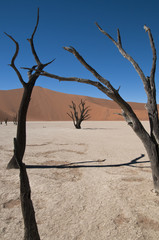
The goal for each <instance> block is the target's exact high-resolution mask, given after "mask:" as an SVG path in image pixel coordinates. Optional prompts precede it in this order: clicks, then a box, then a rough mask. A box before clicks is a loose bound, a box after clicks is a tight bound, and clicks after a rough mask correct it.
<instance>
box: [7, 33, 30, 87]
mask: <svg viewBox="0 0 159 240" xmlns="http://www.w3.org/2000/svg"><path fill="white" fill-rule="evenodd" d="M5 35H6V36H7V37H9V38H10V39H11V40H12V41H13V42H14V43H15V45H16V50H15V53H14V56H13V57H12V60H11V64H10V66H11V67H12V68H13V69H14V71H15V72H16V74H17V76H18V78H19V80H20V82H21V84H22V85H23V87H25V85H26V83H25V82H24V80H23V78H22V76H21V74H20V72H19V70H18V69H17V67H16V66H15V63H14V62H15V59H16V57H17V56H18V53H19V44H18V42H16V40H15V39H14V38H13V37H12V36H10V35H9V34H7V33H5Z"/></svg>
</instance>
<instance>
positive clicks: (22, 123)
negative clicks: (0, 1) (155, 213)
mask: <svg viewBox="0 0 159 240" xmlns="http://www.w3.org/2000/svg"><path fill="white" fill-rule="evenodd" d="M38 23H39V9H38V16H37V23H36V26H35V28H34V31H33V34H32V36H31V38H30V39H27V40H28V41H29V43H30V46H31V50H32V54H33V56H34V59H35V61H36V64H37V65H35V66H33V67H32V70H29V71H28V82H25V81H24V80H23V78H22V75H21V74H20V72H19V70H18V69H17V67H16V66H15V59H16V57H17V55H18V52H19V44H18V42H16V41H15V39H14V38H13V37H12V36H10V35H8V34H7V33H5V34H6V35H7V36H8V37H9V38H10V39H11V40H12V41H13V42H14V43H15V45H16V51H15V54H14V56H13V58H12V61H11V64H10V66H11V67H12V68H13V69H14V71H15V72H16V74H17V76H18V78H19V80H20V82H21V84H22V85H23V88H24V92H23V96H22V100H21V103H20V108H19V111H18V124H17V136H16V141H17V146H18V148H17V149H18V151H19V153H18V156H19V161H21V162H22V160H23V156H24V152H25V147H26V117H27V111H28V107H29V103H30V99H31V94H32V90H33V88H34V85H35V82H36V80H37V79H38V77H39V75H40V73H41V71H42V70H43V69H44V67H46V66H47V65H49V64H50V63H52V62H53V61H51V62H49V63H46V64H42V63H41V62H40V60H39V57H38V55H37V53H36V51H35V48H34V42H33V39H34V35H35V32H36V30H37V27H38ZM35 69H36V70H37V71H36V72H34V73H33V70H35ZM11 168H18V165H17V161H16V159H15V155H13V157H12V158H11V160H10V162H9V163H8V165H7V169H11Z"/></svg>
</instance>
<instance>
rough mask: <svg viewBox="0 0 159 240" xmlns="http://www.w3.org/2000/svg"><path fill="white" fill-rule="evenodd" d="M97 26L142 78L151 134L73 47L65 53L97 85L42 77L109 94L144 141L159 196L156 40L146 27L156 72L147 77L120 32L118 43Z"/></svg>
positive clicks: (129, 107)
mask: <svg viewBox="0 0 159 240" xmlns="http://www.w3.org/2000/svg"><path fill="white" fill-rule="evenodd" d="M96 26H97V27H98V29H99V30H100V31H101V32H102V33H103V34H104V35H105V36H106V37H108V38H109V39H110V40H111V41H112V42H113V43H114V45H115V46H116V47H117V48H118V50H119V52H120V53H121V54H122V56H123V57H124V58H126V59H127V60H128V61H129V62H130V63H131V64H132V65H133V67H134V69H135V70H136V72H137V73H138V75H139V76H140V78H141V80H142V82H143V85H144V89H145V92H146V94H147V104H146V108H147V112H148V116H149V123H150V133H148V132H147V131H146V130H145V128H144V126H143V125H142V123H141V122H140V120H139V119H138V117H137V116H136V114H135V113H134V111H133V109H132V108H131V106H130V105H129V104H128V103H127V102H125V101H124V99H123V98H122V97H121V96H120V94H119V89H115V88H114V87H113V86H112V84H111V83H110V81H108V80H107V79H105V78H104V77H102V76H101V75H100V74H99V73H98V72H97V71H96V70H95V69H94V68H92V67H91V66H90V65H89V64H88V63H87V62H86V61H85V60H84V59H83V57H82V56H81V55H80V54H79V52H78V51H77V50H76V49H75V48H73V47H64V49H65V50H66V51H68V52H70V53H71V54H73V55H74V56H75V57H76V58H77V60H78V61H79V62H80V63H81V64H82V65H83V66H84V67H85V68H86V69H87V70H88V71H90V72H91V73H92V74H93V75H94V76H95V77H96V78H97V81H93V80H90V79H83V78H78V77H70V78H68V77H67V78H66V77H61V76H57V75H54V74H51V73H48V72H45V71H43V72H42V73H41V74H42V75H43V76H47V77H51V78H54V79H58V80H59V81H76V82H79V83H85V84H89V85H92V86H94V87H96V88H98V89H99V90H100V91H102V92H103V93H105V94H106V95H107V96H108V97H109V98H111V99H112V100H114V101H115V102H116V103H117V104H118V105H119V106H120V108H121V109H122V111H123V114H122V115H123V117H124V118H125V120H126V121H127V122H128V125H129V126H130V127H131V128H132V129H133V131H134V132H135V133H136V134H137V136H138V137H139V138H140V140H141V141H142V143H143V145H144V147H145V149H146V151H147V154H148V157H149V159H150V162H151V169H152V177H153V183H154V188H155V191H156V192H159V119H158V109H157V103H156V86H155V71H156V59H157V57H156V48H155V44H154V41H153V36H152V34H151V30H150V28H148V27H147V26H144V29H145V31H146V32H147V33H148V37H149V41H150V45H151V49H152V54H153V60H152V68H151V72H150V76H148V77H146V76H145V74H144V73H143V71H142V69H141V68H140V66H139V65H138V63H137V62H136V61H135V60H134V59H133V58H132V57H131V56H130V55H129V54H128V53H127V52H126V51H125V50H124V49H123V46H122V41H121V35H120V32H119V29H118V30H117V40H115V39H114V38H113V37H112V36H111V35H109V34H108V33H107V32H106V31H104V30H103V29H102V28H101V27H100V26H99V25H98V24H97V23H96Z"/></svg>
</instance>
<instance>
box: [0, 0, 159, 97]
mask: <svg viewBox="0 0 159 240" xmlns="http://www.w3.org/2000/svg"><path fill="white" fill-rule="evenodd" d="M37 7H39V8H40V22H39V26H38V30H37V32H36V35H35V48H36V51H37V53H38V55H39V58H40V60H41V61H42V62H44V63H45V62H48V61H50V60H52V59H53V58H56V60H55V61H54V63H52V64H51V65H50V66H49V67H47V68H46V69H45V70H46V71H48V72H51V73H54V74H57V75H61V76H65V77H71V76H72V77H73V76H74V77H82V78H89V79H92V80H95V79H94V77H92V75H91V74H90V73H89V72H88V71H87V70H86V69H85V68H84V67H83V66H82V65H81V64H80V63H79V62H78V61H77V60H76V58H75V57H74V56H73V55H72V54H70V53H69V52H67V51H65V50H63V49H62V47H63V46H73V47H75V48H76V49H77V50H78V51H79V53H80V54H81V55H82V56H83V57H84V58H85V60H86V61H87V62H88V63H89V64H90V65H91V66H92V67H94V68H95V69H96V71H97V72H98V73H99V74H101V75H102V76H103V77H105V78H106V79H108V80H109V81H110V82H111V83H112V85H113V86H114V87H116V88H118V87H119V86H121V90H120V94H121V96H122V97H123V98H124V99H125V100H127V101H135V102H146V95H145V93H144V89H143V85H142V82H141V80H140V79H139V77H138V75H137V73H136V72H135V70H134V69H133V67H132V65H131V64H130V63H129V62H128V61H127V60H126V59H124V58H123V57H122V56H121V55H120V53H119V52H118V49H117V48H116V47H115V46H114V45H113V43H112V42H111V41H110V40H109V39H107V38H106V37H105V36H104V35H103V34H102V33H101V32H99V30H98V29H97V27H96V25H95V24H94V22H95V21H97V22H98V23H99V25H100V26H101V27H102V28H103V29H105V30H106V31H107V32H108V33H110V34H111V35H112V36H113V37H114V38H116V35H117V34H116V31H117V28H119V29H120V32H121V37H122V45H123V48H124V49H125V50H126V51H127V52H128V53H129V54H130V55H132V57H133V58H134V59H135V60H136V61H137V62H138V64H139V65H140V67H141V68H142V69H143V71H144V73H145V74H146V76H148V75H149V74H150V70H151V64H152V51H151V48H150V43H149V39H148V36H147V34H146V33H145V31H144V29H143V25H144V24H146V25H147V26H148V27H150V28H151V31H152V34H153V37H154V41H155V44H156V49H157V51H158V52H159V47H158V46H159V26H158V23H159V1H158V0H132V1H130V0H67V1H66V0H5V1H4V0H0V79H1V81H0V89H1V90H7V89H15V88H21V87H22V86H21V84H20V82H19V80H18V78H17V76H16V74H15V72H14V71H13V69H12V68H11V67H9V66H8V64H9V63H10V61H11V58H12V56H13V53H14V49H15V46H14V44H13V43H12V41H11V40H10V39H8V38H7V37H6V36H5V35H4V32H7V33H8V34H11V35H12V36H13V37H14V38H15V39H16V40H17V41H18V42H19V45H20V52H19V55H18V58H17V59H16V66H17V67H31V66H32V65H34V64H35V62H34V58H33V56H32V54H31V50H30V45H29V42H28V41H27V40H26V39H27V38H30V36H31V34H32V31H33V29H34V26H35V23H36V16H37ZM157 65H158V64H157ZM21 73H22V75H23V77H24V80H25V81H27V73H26V71H25V70H21ZM156 82H157V88H158V87H159V84H158V82H159V70H157V72H156ZM36 85H38V86H41V87H44V88H49V89H51V90H55V91H59V92H65V93H71V94H79V95H87V96H92V97H100V98H107V97H106V96H105V95H104V94H102V93H101V92H100V91H99V90H98V89H96V88H95V87H93V86H88V85H84V84H80V83H68V82H61V83H59V82H58V81H57V80H54V79H49V78H46V77H40V78H39V79H38V80H37V83H36ZM157 97H158V95H157Z"/></svg>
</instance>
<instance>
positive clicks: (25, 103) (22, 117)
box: [7, 82, 34, 169]
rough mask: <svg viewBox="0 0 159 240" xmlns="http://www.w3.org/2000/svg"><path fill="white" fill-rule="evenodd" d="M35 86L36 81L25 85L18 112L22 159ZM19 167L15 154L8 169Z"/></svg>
mask: <svg viewBox="0 0 159 240" xmlns="http://www.w3.org/2000/svg"><path fill="white" fill-rule="evenodd" d="M33 87H34V82H33V83H32V84H31V85H29V86H28V85H26V86H25V87H24V92H23V96H22V100H21V104H20V108H19V112H18V125H17V137H16V139H17V145H18V150H19V160H20V161H22V159H23V156H24V152H25V147H26V116H27V110H28V107H29V102H30V98H31V94H32V90H33ZM11 168H18V165H17V161H16V158H15V155H13V157H12V158H11V160H10V162H9V163H8V165H7V169H11Z"/></svg>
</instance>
